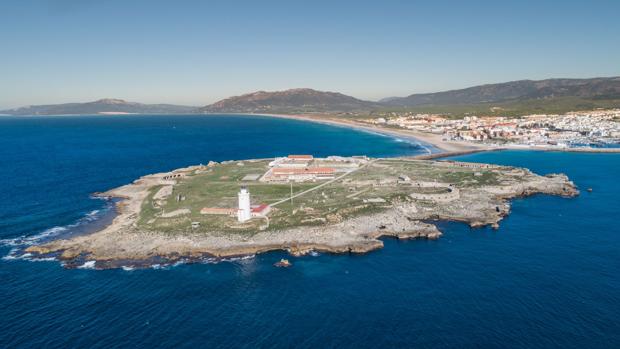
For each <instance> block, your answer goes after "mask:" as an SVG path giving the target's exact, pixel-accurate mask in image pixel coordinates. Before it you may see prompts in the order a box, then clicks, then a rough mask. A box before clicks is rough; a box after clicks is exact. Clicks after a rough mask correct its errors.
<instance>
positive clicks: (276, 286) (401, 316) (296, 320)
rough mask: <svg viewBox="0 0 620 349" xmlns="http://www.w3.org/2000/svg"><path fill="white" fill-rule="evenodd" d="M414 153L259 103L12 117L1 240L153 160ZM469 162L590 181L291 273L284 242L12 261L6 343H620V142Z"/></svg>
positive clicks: (153, 164) (318, 260) (48, 231)
mask: <svg viewBox="0 0 620 349" xmlns="http://www.w3.org/2000/svg"><path fill="white" fill-rule="evenodd" d="M420 151H421V150H420V149H419V148H418V147H416V146H415V145H412V144H410V143H407V142H402V141H394V140H392V139H390V138H386V137H381V136H377V135H372V134H367V133H360V132H354V131H350V130H346V129H342V128H334V127H329V126H325V125H315V124H308V123H302V122H296V121H287V120H274V119H268V118H261V117H249V118H241V117H233V118H230V117H210V118H204V117H199V116H194V117H164V116H157V117H127V118H125V117H123V118H115V117H96V118H90V119H89V118H84V117H81V118H80V117H71V118H33V119H15V118H0V160H1V163H2V166H1V167H0V175H1V177H2V178H3V179H4V180H3V181H2V182H1V183H0V194H1V198H2V200H1V201H0V239H2V241H1V244H0V253H1V254H2V255H3V256H6V255H7V254H9V252H10V251H11V250H12V249H13V248H15V247H17V245H23V244H27V243H30V242H31V240H33V239H34V240H37V239H39V238H40V237H41V236H42V235H54V234H61V235H62V234H67V233H69V232H71V231H73V230H76V229H77V230H79V229H85V228H84V227H92V224H97V222H101V219H102V218H101V216H102V215H103V213H104V212H105V210H106V203H105V202H101V201H98V200H92V199H90V198H89V193H92V192H94V191H101V190H105V189H109V188H111V187H115V186H118V185H120V184H124V183H127V182H128V181H130V180H133V179H134V178H136V177H138V176H140V175H144V174H146V173H152V172H157V171H163V170H168V169H172V168H177V167H181V166H187V165H190V164H195V163H199V162H207V161H209V160H224V159H230V158H251V157H267V156H275V155H281V154H286V153H289V152H291V153H293V152H295V153H315V154H317V155H328V154H341V155H353V154H368V155H372V156H395V155H405V154H412V153H416V152H420ZM460 159H462V160H467V161H484V162H493V163H501V164H511V165H518V166H527V167H529V168H531V169H532V170H534V171H535V172H537V173H541V174H543V173H550V172H565V173H567V174H568V175H569V176H570V177H571V178H572V179H574V180H575V182H576V183H577V185H578V186H579V187H580V188H581V189H585V188H587V187H592V188H593V192H592V193H587V192H585V191H584V192H583V193H582V195H581V196H580V197H578V198H575V199H562V198H557V197H550V196H534V197H530V198H525V199H518V200H515V201H514V202H513V206H512V213H511V215H510V216H509V217H508V218H507V219H505V220H504V221H503V222H502V223H501V227H500V229H499V230H498V231H494V230H491V229H486V228H483V229H474V230H472V229H469V228H468V227H467V226H465V225H462V224H457V223H440V228H441V229H442V231H444V233H445V236H444V237H443V238H442V239H439V240H437V241H408V242H399V241H396V240H386V241H385V242H386V246H385V248H384V249H383V250H380V251H377V252H373V253H370V254H366V255H361V256H349V255H338V256H334V255H320V256H316V257H311V256H308V257H303V258H294V259H292V262H293V263H294V267H293V268H290V269H278V268H273V267H272V263H273V262H275V261H276V260H278V259H279V258H282V257H283V256H284V254H282V253H268V254H264V255H259V256H256V257H255V258H249V259H244V260H239V261H234V262H224V263H219V264H191V265H179V266H176V267H171V268H166V269H145V270H134V271H124V270H106V271H95V270H81V269H78V270H65V269H62V268H61V267H60V266H59V264H58V263H57V262H54V261H49V262H31V261H25V260H20V259H17V260H15V259H11V258H4V259H3V260H1V261H0V280H2V282H1V283H0V347H2V348H14V347H17V348H39V347H50V348H56V347H57V348H66V347H91V348H126V347H145V348H147V347H148V348H150V347H159V348H169V347H188V348H189V347H192V348H195V347H226V348H233V347H282V348H288V347H308V348H309V347H352V348H353V347H356V348H357V347H385V346H400V347H402V346H405V347H416V348H433V347H458V348H462V347H483V348H505V347H519V348H532V347H534V348H536V347H537V348H548V347H573V348H583V347H589V348H615V347H619V346H620V337H619V334H620V316H619V315H618V314H620V276H619V275H620V234H619V233H620V228H618V227H617V225H616V217H617V215H618V213H619V212H620V210H619V209H618V208H619V207H620V206H619V205H618V204H617V197H618V196H619V195H620V185H618V183H617V176H618V173H619V170H620V156H618V155H615V154H575V153H541V152H518V151H513V152H499V153H487V154H475V155H469V156H465V157H461V158H460ZM95 211H99V212H95ZM89 213H90V215H88V214H89ZM84 217H91V218H84ZM54 227H56V228H55V229H54ZM42 233H43V234H42Z"/></svg>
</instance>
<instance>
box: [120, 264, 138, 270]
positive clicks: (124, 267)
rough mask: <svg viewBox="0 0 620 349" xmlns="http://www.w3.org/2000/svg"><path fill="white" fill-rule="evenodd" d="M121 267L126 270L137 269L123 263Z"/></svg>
mask: <svg viewBox="0 0 620 349" xmlns="http://www.w3.org/2000/svg"><path fill="white" fill-rule="evenodd" d="M121 268H122V269H123V270H124V271H132V270H135V269H136V268H134V267H129V266H126V265H123V266H122V267H121Z"/></svg>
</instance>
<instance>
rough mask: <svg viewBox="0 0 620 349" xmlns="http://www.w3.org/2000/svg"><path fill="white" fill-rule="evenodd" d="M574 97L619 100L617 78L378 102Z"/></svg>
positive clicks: (540, 82) (403, 104) (521, 82)
mask: <svg viewBox="0 0 620 349" xmlns="http://www.w3.org/2000/svg"><path fill="white" fill-rule="evenodd" d="M562 97H576V98H580V99H592V100H604V99H608V100H614V99H620V77H611V78H593V79H547V80H538V81H534V80H519V81H511V82H505V83H500V84H488V85H480V86H474V87H469V88H464V89H460V90H451V91H444V92H436V93H420V94H412V95H410V96H407V97H390V98H385V99H383V100H381V101H380V102H381V103H382V104H384V105H386V106H392V107H416V106H431V105H434V106H441V105H467V104H484V103H498V102H518V101H525V100H536V99H554V98H562Z"/></svg>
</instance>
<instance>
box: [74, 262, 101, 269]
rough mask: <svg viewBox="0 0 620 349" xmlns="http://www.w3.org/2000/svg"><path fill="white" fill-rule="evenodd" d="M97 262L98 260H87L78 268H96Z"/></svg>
mask: <svg viewBox="0 0 620 349" xmlns="http://www.w3.org/2000/svg"><path fill="white" fill-rule="evenodd" d="M96 263H97V262H96V261H87V262H84V264H82V265H80V266H78V267H77V268H78V269H95V264H96Z"/></svg>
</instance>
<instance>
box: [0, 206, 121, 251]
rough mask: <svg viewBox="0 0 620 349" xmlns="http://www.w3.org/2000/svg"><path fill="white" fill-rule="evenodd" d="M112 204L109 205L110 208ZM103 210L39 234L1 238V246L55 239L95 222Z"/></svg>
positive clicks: (91, 212)
mask: <svg viewBox="0 0 620 349" xmlns="http://www.w3.org/2000/svg"><path fill="white" fill-rule="evenodd" d="M110 207H111V206H109V207H107V208H106V210H107V209H109V208H110ZM100 212H101V210H93V211H90V212H88V213H87V214H86V215H85V216H84V217H82V218H80V219H78V220H77V221H76V222H75V223H73V224H69V225H65V226H56V227H52V228H49V229H46V230H44V231H42V232H40V233H38V234H34V235H22V236H19V237H16V238H11V239H0V246H32V245H36V244H38V243H40V242H42V241H44V240H49V239H53V238H55V237H57V236H59V235H61V234H63V233H66V232H69V231H70V230H72V229H74V228H76V227H78V226H80V225H83V224H86V223H89V222H93V221H95V220H96V219H98V218H99V213H100Z"/></svg>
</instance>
